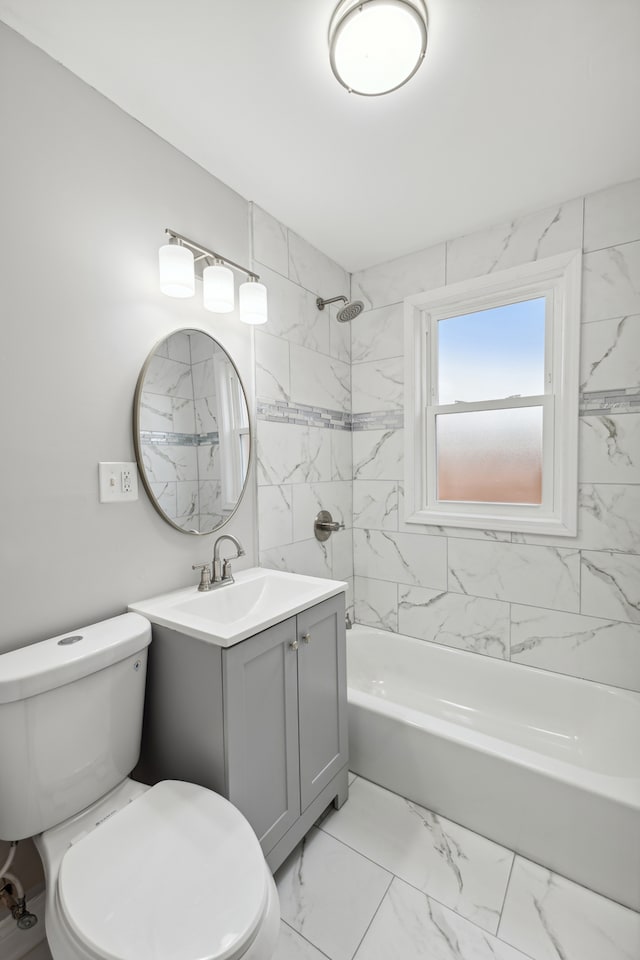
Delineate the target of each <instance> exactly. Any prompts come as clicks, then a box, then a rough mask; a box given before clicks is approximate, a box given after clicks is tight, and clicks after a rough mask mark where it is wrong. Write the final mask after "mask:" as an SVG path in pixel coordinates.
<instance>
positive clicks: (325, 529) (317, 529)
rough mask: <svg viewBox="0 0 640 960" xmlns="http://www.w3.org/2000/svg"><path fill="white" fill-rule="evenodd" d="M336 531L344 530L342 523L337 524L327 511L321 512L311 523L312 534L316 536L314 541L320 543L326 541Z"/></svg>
mask: <svg viewBox="0 0 640 960" xmlns="http://www.w3.org/2000/svg"><path fill="white" fill-rule="evenodd" d="M337 530H344V523H338V521H337V520H334V519H333V517H332V516H331V514H330V513H329V511H328V510H321V511H320V513H319V514H318V516H317V517H316V519H315V520H314V522H313V532H314V533H315V535H316V540H320V542H321V543H322V542H324V541H325V540H328V539H329V537H330V536H331V534H332V533H335V532H336V531H337Z"/></svg>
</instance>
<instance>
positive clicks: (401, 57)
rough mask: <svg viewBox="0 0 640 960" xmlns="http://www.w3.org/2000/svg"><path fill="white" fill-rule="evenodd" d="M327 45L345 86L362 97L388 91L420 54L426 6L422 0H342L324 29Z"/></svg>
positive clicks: (415, 66)
mask: <svg viewBox="0 0 640 960" xmlns="http://www.w3.org/2000/svg"><path fill="white" fill-rule="evenodd" d="M329 45H330V59H331V68H332V70H333V72H334V73H335V75H336V77H337V79H338V80H339V81H340V83H341V84H342V85H343V86H345V87H346V88H347V90H349V91H350V92H352V93H359V94H361V95H362V96H367V97H375V96H379V95H380V94H383V93H390V92H391V91H392V90H397V88H398V87H401V86H402V85H403V84H404V83H406V82H407V80H409V79H410V78H411V77H412V76H413V74H414V73H415V72H416V70H417V69H418V67H419V66H420V64H421V63H422V60H423V59H424V53H425V50H426V47H427V24H426V7H425V6H424V3H423V2H422V0H417V2H408V0H364V2H362V0H360V2H356V0H353V2H345V0H343V3H341V4H339V5H338V7H337V9H336V11H335V13H334V17H333V20H332V23H331V26H330V29H329Z"/></svg>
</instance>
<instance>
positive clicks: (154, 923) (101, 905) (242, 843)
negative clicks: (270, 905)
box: [56, 780, 270, 960]
mask: <svg viewBox="0 0 640 960" xmlns="http://www.w3.org/2000/svg"><path fill="white" fill-rule="evenodd" d="M269 879H270V878H269V874H268V868H267V866H266V863H265V860H264V856H263V854H262V850H261V848H260V844H259V843H258V840H257V838H256V836H255V834H254V833H253V830H252V829H251V827H250V826H249V824H248V822H247V821H246V820H245V819H244V817H243V816H242V815H241V814H240V813H239V811H238V810H236V809H235V807H233V806H232V805H231V804H230V803H229V802H228V801H227V800H225V799H224V798H223V797H220V796H219V795H218V794H215V793H213V792H212V791H210V790H206V789H204V788H203V787H198V786H195V785H193V784H189V783H183V782H181V781H173V780H166V781H163V782H161V783H158V784H156V786H154V787H151V788H150V789H149V790H147V791H146V792H145V793H143V794H142V795H141V796H139V797H137V798H136V799H134V800H132V801H131V802H130V803H129V804H128V805H127V806H126V807H124V808H122V809H120V810H117V811H114V812H113V814H109V815H107V817H105V818H103V820H102V821H101V822H100V823H99V824H97V825H96V828H95V829H92V830H91V831H90V832H89V833H85V834H84V835H83V836H81V837H80V838H78V840H77V841H76V842H74V843H73V844H72V845H71V846H70V847H69V849H68V850H67V852H66V853H65V854H64V857H63V859H62V862H61V864H60V870H59V873H58V883H57V891H56V892H57V900H58V903H59V907H60V914H61V920H62V921H63V922H64V924H65V926H67V927H68V931H69V933H70V934H72V936H73V938H74V939H75V940H77V941H79V942H80V943H82V944H84V945H85V948H86V949H87V952H88V953H91V954H92V955H95V956H96V957H97V958H101V960H102V958H104V960H237V958H238V957H241V956H242V955H243V954H244V953H246V951H247V950H248V949H249V947H250V945H251V943H252V941H253V940H254V939H255V937H256V935H257V933H258V930H259V928H260V924H261V922H262V920H263V917H264V914H265V911H266V908H267V901H268V889H269V888H268V880H269Z"/></svg>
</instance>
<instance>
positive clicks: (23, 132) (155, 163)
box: [0, 24, 257, 651]
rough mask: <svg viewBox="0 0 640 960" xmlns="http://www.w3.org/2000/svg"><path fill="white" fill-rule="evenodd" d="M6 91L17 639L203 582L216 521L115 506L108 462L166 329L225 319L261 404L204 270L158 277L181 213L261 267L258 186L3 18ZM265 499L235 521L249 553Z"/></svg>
mask: <svg viewBox="0 0 640 960" xmlns="http://www.w3.org/2000/svg"><path fill="white" fill-rule="evenodd" d="M0 90H1V91H2V95H1V98H0V130H2V149H1V150H0V190H1V197H0V210H1V222H2V229H1V230H0V290H1V299H0V316H1V325H2V333H3V344H2V350H1V351H0V390H1V391H2V400H3V411H4V416H3V419H2V431H3V439H4V442H3V445H2V452H3V456H2V464H3V469H2V471H1V474H0V571H1V574H0V601H1V609H2V617H1V620H0V651H2V650H8V649H11V648H14V647H17V646H21V645H23V644H26V643H32V642H35V641H38V640H42V639H44V638H46V637H48V636H52V635H55V634H57V633H61V632H64V631H66V630H70V629H73V628H76V627H79V626H82V625H83V624H85V623H88V622H94V621H96V620H100V619H102V618H105V617H109V616H112V615H115V614H118V613H121V612H123V611H124V610H125V608H126V605H127V603H128V602H129V601H132V600H139V599H142V598H143V597H148V596H152V595H154V594H156V593H160V592H162V591H164V590H167V589H171V588H177V587H180V586H184V585H186V584H188V583H191V582H195V581H194V578H195V576H196V575H195V574H194V573H192V571H191V564H192V563H195V562H199V561H204V560H207V559H208V558H209V557H210V553H211V549H212V545H213V541H214V539H215V535H209V536H205V537H203V538H201V542H199V540H198V538H196V537H193V536H186V535H184V534H181V533H179V532H177V531H175V530H173V529H172V528H171V527H169V526H168V525H167V524H166V523H164V522H163V521H162V520H161V519H160V517H159V516H158V515H157V514H156V512H155V510H154V509H153V507H152V506H151V504H150V502H149V500H148V499H147V496H146V493H145V492H144V490H143V489H142V487H141V488H140V497H139V500H138V501H137V502H135V503H125V504H115V505H114V504H101V503H99V501H98V486H97V464H98V461H100V460H134V448H133V440H132V431H131V410H132V399H133V392H134V389H135V385H136V380H137V377H138V373H139V370H140V367H141V366H142V364H143V362H144V360H145V358H146V356H147V354H148V352H149V351H150V349H151V348H152V346H153V345H154V344H155V343H156V342H157V341H158V340H159V339H161V338H163V337H164V336H166V335H167V334H168V333H169V332H171V331H172V330H174V329H176V328H179V327H182V326H195V327H202V328H204V329H206V330H208V331H209V332H210V333H212V334H213V336H215V337H216V338H217V339H219V340H220V342H221V343H222V344H223V346H225V347H226V348H227V349H228V351H229V352H230V353H231V354H232V356H233V357H234V359H235V361H236V363H237V364H238V366H239V369H240V373H241V376H242V377H243V379H244V381H245V384H246V385H247V386H248V388H249V391H250V398H249V399H250V408H252V407H253V402H252V396H253V347H252V342H253V341H252V333H251V330H250V328H248V327H246V326H244V325H242V324H240V323H239V322H238V320H237V317H235V316H231V317H223V316H219V315H218V316H217V315H214V314H211V313H207V312H206V311H205V310H204V309H203V308H202V303H201V290H200V289H199V288H200V284H199V282H198V283H197V284H196V286H197V289H196V296H195V298H194V299H193V300H190V301H187V302H185V301H179V300H171V299H169V298H167V297H164V296H163V295H162V294H160V292H159V289H158V279H157V255H158V254H157V251H158V247H159V245H160V244H161V243H162V242H163V239H164V228H165V227H167V226H170V227H172V228H173V229H175V230H178V231H179V232H181V233H184V234H185V235H187V236H191V237H193V238H194V239H196V240H199V241H200V242H202V243H204V244H206V245H210V246H212V247H213V248H214V249H219V250H221V252H222V253H224V254H225V255H227V256H229V257H230V258H232V259H233V260H236V261H238V262H240V263H244V264H246V265H249V232H248V203H247V202H246V201H245V200H244V199H243V198H242V197H240V196H238V195H237V194H236V193H234V192H233V191H232V190H230V189H229V188H228V187H226V186H225V185H224V184H222V183H221V182H220V181H218V180H216V179H215V178H214V177H212V176H211V175H209V174H208V173H205V171H204V170H202V168H200V167H199V166H197V165H196V164H195V163H193V162H192V161H190V160H188V159H187V158H186V157H185V156H183V155H182V154H180V153H179V152H178V151H177V150H175V149H174V148H173V147H171V146H169V144H167V143H165V142H164V141H163V140H161V139H160V138H159V137H157V136H156V135H155V134H153V133H151V132H150V131H149V130H147V129H146V128H145V127H143V126H142V125H141V124H139V123H138V122H136V121H135V120H133V119H132V118H131V117H129V116H128V115H127V114H125V113H123V112H122V111H121V110H120V109H118V108H117V107H115V106H114V105H113V104H112V103H111V102H109V101H108V100H106V99H105V98H104V97H102V96H101V95H99V94H98V93H96V91H95V90H93V89H91V88H90V87H88V86H87V85H86V84H84V83H83V82H81V81H80V80H78V79H77V78H76V77H75V76H73V75H72V74H71V73H69V72H68V71H67V70H65V69H64V68H63V67H61V66H60V65H59V64H57V63H55V62H54V61H53V60H51V59H50V58H49V57H48V56H46V55H45V54H43V53H42V52H41V51H40V50H38V49H37V48H36V47H33V46H32V45H30V44H29V43H27V42H26V41H25V40H24V39H23V38H21V37H20V36H18V35H17V34H16V33H14V32H13V31H11V30H9V29H8V28H7V27H5V26H4V25H2V24H0ZM254 473H255V471H254ZM254 487H255V480H254V477H252V478H251V482H250V490H251V491H253V489H254ZM254 500H255V497H254V495H253V493H251V494H250V495H249V496H247V497H245V501H244V502H243V504H242V506H241V508H240V510H239V511H238V513H237V514H236V515H235V516H234V517H233V519H232V520H231V521H230V523H229V525H228V527H227V528H225V530H226V529H228V530H230V531H231V532H232V533H234V534H236V535H237V536H238V537H239V538H240V540H241V541H242V543H243V544H244V546H245V548H246V550H247V557H246V559H245V561H243V563H244V565H248V566H250V565H252V564H254V563H255V562H256V556H257V554H256V549H257V544H256V542H255V539H256V535H255V529H256V524H255V502H254ZM240 566H241V564H240V563H238V567H240Z"/></svg>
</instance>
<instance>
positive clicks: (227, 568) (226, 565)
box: [222, 554, 240, 583]
mask: <svg viewBox="0 0 640 960" xmlns="http://www.w3.org/2000/svg"><path fill="white" fill-rule="evenodd" d="M238 556H240V554H238ZM233 559H234V560H235V559H236V558H235V557H234V558H233ZM222 579H223V580H224V581H226V582H227V583H234V582H235V581H234V579H233V573H232V572H231V560H223V561H222Z"/></svg>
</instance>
